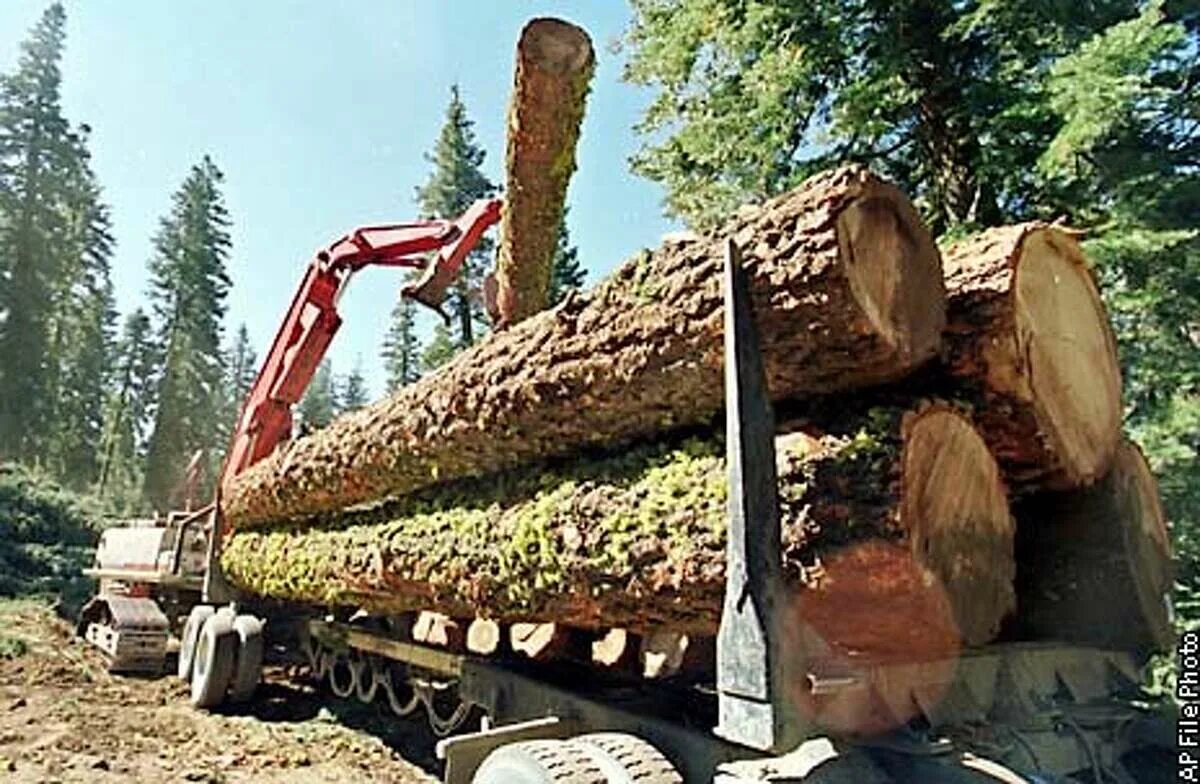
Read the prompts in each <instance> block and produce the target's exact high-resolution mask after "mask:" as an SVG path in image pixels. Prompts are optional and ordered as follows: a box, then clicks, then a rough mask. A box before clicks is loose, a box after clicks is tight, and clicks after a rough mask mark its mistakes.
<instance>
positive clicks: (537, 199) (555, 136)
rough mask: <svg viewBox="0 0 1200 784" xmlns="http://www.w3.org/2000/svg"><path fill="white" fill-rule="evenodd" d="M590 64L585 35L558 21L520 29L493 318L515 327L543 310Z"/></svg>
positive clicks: (572, 168)
mask: <svg viewBox="0 0 1200 784" xmlns="http://www.w3.org/2000/svg"><path fill="white" fill-rule="evenodd" d="M594 66H595V55H594V54H593V52H592V42H591V39H590V38H588V35H587V33H585V32H584V31H583V30H581V29H579V28H578V27H576V26H575V25H572V24H568V23H567V22H563V21H560V20H558V19H534V20H533V21H532V22H530V23H529V24H527V25H525V29H524V30H522V31H521V39H520V41H519V42H518V43H517V66H516V75H515V81H514V84H513V94H512V98H511V99H510V101H509V105H508V151H507V158H506V162H505V173H506V187H505V190H504V200H505V204H504V216H503V219H502V220H501V223H500V247H499V251H498V253H497V255H496V286H497V288H496V302H495V312H494V313H493V317H494V318H495V319H496V320H497V321H498V322H499V324H501V325H505V324H511V323H515V322H517V321H521V320H522V319H525V318H528V317H529V316H532V315H533V314H535V313H538V312H540V311H542V310H543V309H545V307H546V303H547V297H548V293H549V288H550V270H551V267H552V265H553V263H554V252H555V249H556V247H557V245H558V231H559V224H560V223H562V218H563V204H564V202H565V200H566V195H567V184H568V182H569V181H570V179H571V174H572V173H573V172H574V171H575V147H576V142H577V140H578V139H579V126H580V124H581V123H582V122H583V110H584V103H585V101H586V98H587V93H588V85H589V83H590V82H591V78H592V71H593V70H594Z"/></svg>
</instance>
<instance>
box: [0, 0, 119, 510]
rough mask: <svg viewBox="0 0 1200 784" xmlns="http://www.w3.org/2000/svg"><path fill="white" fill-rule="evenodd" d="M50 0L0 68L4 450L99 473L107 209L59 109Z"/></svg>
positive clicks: (74, 474) (59, 30) (58, 12)
mask: <svg viewBox="0 0 1200 784" xmlns="http://www.w3.org/2000/svg"><path fill="white" fill-rule="evenodd" d="M65 25H66V14H65V12H64V11H63V7H62V5H61V4H60V3H53V4H51V5H50V6H49V8H47V10H46V12H45V13H44V14H43V15H42V18H41V20H40V21H39V22H38V23H37V24H36V25H35V26H34V28H33V29H32V30H31V31H30V34H29V37H28V38H27V39H26V41H25V42H24V43H23V44H22V46H21V55H20V58H19V61H18V64H17V68H16V70H15V71H14V72H13V73H10V74H4V75H0V457H10V458H19V459H23V460H27V461H36V462H40V463H42V464H44V465H47V466H48V467H50V468H51V469H52V470H54V471H56V472H57V473H59V474H60V475H62V476H64V477H66V478H67V479H68V480H69V482H70V483H71V484H72V485H74V486H76V487H83V486H86V485H87V484H89V483H90V482H92V481H93V480H94V479H95V476H96V469H97V464H96V461H95V454H96V446H97V442H98V440H99V438H100V430H101V418H102V417H101V414H102V407H103V400H104V383H105V380H106V379H105V376H106V370H107V368H108V364H109V357H108V351H109V348H110V346H109V343H110V340H111V335H110V331H111V328H112V319H113V312H112V287H111V284H110V282H109V268H108V259H109V256H110V255H111V246H112V238H111V237H110V236H109V218H108V210H107V207H105V206H104V205H103V204H102V203H101V201H100V190H99V187H98V186H97V185H96V183H95V178H94V176H93V174H92V171H91V168H90V166H89V163H88V152H87V133H88V128H87V126H82V125H81V126H79V127H78V128H77V129H76V128H73V127H72V126H71V124H70V123H69V122H68V121H67V120H66V118H65V117H64V116H63V113H62V106H61V97H60V88H61V73H60V70H59V66H60V63H61V61H62V56H63V49H64V45H65Z"/></svg>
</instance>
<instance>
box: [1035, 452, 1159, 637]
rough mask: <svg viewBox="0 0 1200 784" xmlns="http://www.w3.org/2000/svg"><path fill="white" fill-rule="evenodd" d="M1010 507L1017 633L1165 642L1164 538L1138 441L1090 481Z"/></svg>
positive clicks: (1156, 499)
mask: <svg viewBox="0 0 1200 784" xmlns="http://www.w3.org/2000/svg"><path fill="white" fill-rule="evenodd" d="M1014 511H1015V512H1016V515H1017V519H1018V524H1019V534H1018V539H1017V541H1018V554H1019V558H1018V563H1017V588H1018V592H1019V593H1018V601H1019V604H1020V607H1021V612H1020V615H1019V616H1018V617H1017V619H1016V623H1017V634H1018V635H1019V636H1021V637H1023V638H1026V639H1035V640H1047V639H1050V640H1065V641H1068V642H1074V643H1080V644H1084V645H1096V646H1099V647H1104V648H1116V649H1118V650H1128V651H1134V652H1138V653H1143V654H1145V653H1150V652H1152V651H1166V650H1168V649H1169V648H1170V647H1171V645H1172V643H1173V642H1174V634H1173V632H1172V629H1171V618H1170V614H1169V611H1168V609H1167V607H1168V601H1169V597H1170V593H1171V587H1172V584H1173V582H1174V574H1173V570H1172V564H1171V543H1170V536H1169V534H1168V533H1167V526H1166V521H1165V518H1164V516H1163V509H1162V504H1161V502H1160V500H1159V496H1158V484H1157V483H1156V482H1155V481H1154V477H1153V475H1151V473H1150V468H1149V466H1148V465H1147V464H1146V459H1145V458H1144V457H1143V456H1142V453H1141V450H1139V449H1138V448H1137V446H1135V445H1134V444H1132V443H1130V442H1128V441H1126V442H1124V443H1123V444H1122V445H1121V446H1120V447H1119V449H1118V450H1117V455H1116V459H1115V460H1114V462H1113V468H1112V471H1110V472H1109V474H1108V476H1106V477H1105V478H1104V479H1103V480H1102V481H1100V482H1099V483H1097V484H1096V485H1095V486H1093V487H1090V488H1086V489H1083V490H1075V491H1070V492H1063V493H1042V494H1040V495H1036V496H1033V497H1031V498H1028V499H1025V500H1024V501H1022V502H1021V503H1020V504H1018V505H1017V506H1016V508H1015V510H1014Z"/></svg>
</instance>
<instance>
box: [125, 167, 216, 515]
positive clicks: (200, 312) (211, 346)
mask: <svg viewBox="0 0 1200 784" xmlns="http://www.w3.org/2000/svg"><path fill="white" fill-rule="evenodd" d="M222 179H223V175H222V174H221V172H220V170H219V169H218V168H217V166H216V165H215V164H214V163H213V161H212V159H211V158H209V157H208V156H205V157H204V158H203V160H201V162H200V163H198V164H196V165H195V166H193V167H192V170H191V172H190V173H189V174H188V176H187V178H186V179H185V180H184V183H183V185H182V186H181V187H180V189H179V190H178V191H177V192H176V193H175V195H174V197H173V198H172V206H171V211H170V213H169V214H168V215H167V217H165V218H164V219H163V220H162V222H161V224H160V227H159V231H158V234H157V235H156V236H155V238H154V249H155V255H154V258H153V259H152V260H151V262H150V274H151V285H150V292H149V297H150V299H151V301H152V302H153V303H154V315H155V322H156V337H157V340H158V342H159V345H160V347H161V350H162V372H161V374H160V377H159V379H158V394H157V407H156V411H155V417H154V428H153V430H152V432H151V435H150V443H149V447H148V456H147V467H146V483H145V487H146V497H147V500H148V501H149V502H150V503H151V504H152V505H153V506H154V507H155V508H157V509H165V508H167V507H168V506H170V504H171V503H172V502H175V501H176V500H177V499H173V498H172V497H171V496H172V491H173V490H174V489H175V488H177V487H179V486H180V484H181V482H182V480H183V474H184V470H185V468H186V466H187V463H188V461H189V459H190V458H191V455H192V454H193V453H194V452H195V451H196V450H199V449H205V450H207V451H208V453H209V454H210V455H216V454H219V452H220V451H221V449H223V448H224V446H225V444H223V443H220V436H221V430H222V428H221V424H220V423H221V414H222V410H221V404H222V402H223V394H222V384H223V383H224V379H225V370H224V358H223V356H222V352H221V319H222V317H223V316H224V313H225V297H226V295H227V293H228V290H229V277H228V275H227V273H226V271H225V262H226V259H227V258H228V256H229V248H230V239H229V215H228V212H227V211H226V209H225V203H224V198H223V196H222V195H221V191H220V185H221V181H222Z"/></svg>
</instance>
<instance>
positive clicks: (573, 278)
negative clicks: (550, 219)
mask: <svg viewBox="0 0 1200 784" xmlns="http://www.w3.org/2000/svg"><path fill="white" fill-rule="evenodd" d="M568 213H569V210H568V209H564V210H563V218H562V223H560V224H559V227H558V244H557V245H556V246H555V248H554V261H553V262H552V264H553V266H551V267H550V292H549V294H550V296H549V301H550V304H551V305H556V304H558V303H559V302H561V301H562V299H563V297H565V296H567V292H569V291H570V290H571V289H578V288H581V287H582V286H583V281H584V279H585V278H586V277H587V270H585V269H584V268H583V265H582V264H580V263H579V249H578V248H576V247H575V246H574V245H572V244H571V231H570V229H568V228H567V215H568Z"/></svg>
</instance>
